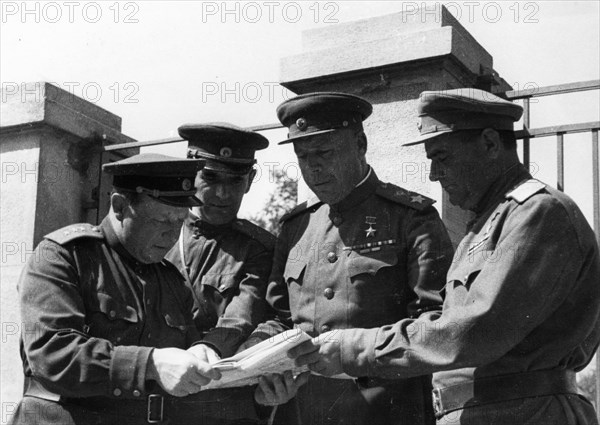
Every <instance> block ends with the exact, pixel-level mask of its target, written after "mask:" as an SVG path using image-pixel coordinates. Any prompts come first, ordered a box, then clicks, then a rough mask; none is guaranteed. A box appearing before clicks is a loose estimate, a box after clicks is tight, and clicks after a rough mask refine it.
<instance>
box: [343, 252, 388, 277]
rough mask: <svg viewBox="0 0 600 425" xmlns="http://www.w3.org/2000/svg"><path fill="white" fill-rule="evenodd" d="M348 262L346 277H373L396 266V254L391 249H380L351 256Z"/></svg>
mask: <svg viewBox="0 0 600 425" xmlns="http://www.w3.org/2000/svg"><path fill="white" fill-rule="evenodd" d="M352 255H353V256H351V257H350V259H349V260H348V276H349V277H350V278H355V277H358V276H360V275H370V276H375V275H376V274H377V272H379V271H380V270H382V269H384V268H386V267H392V266H395V265H396V264H398V254H397V252H396V251H395V250H393V249H382V250H380V251H372V252H367V253H364V254H358V253H357V254H356V255H354V253H353V254H352Z"/></svg>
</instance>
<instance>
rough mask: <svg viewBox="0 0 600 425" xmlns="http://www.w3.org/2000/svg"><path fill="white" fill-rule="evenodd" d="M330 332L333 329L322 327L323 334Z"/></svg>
mask: <svg viewBox="0 0 600 425" xmlns="http://www.w3.org/2000/svg"><path fill="white" fill-rule="evenodd" d="M330 330H331V328H330V327H329V326H327V325H323V326H321V332H329V331H330Z"/></svg>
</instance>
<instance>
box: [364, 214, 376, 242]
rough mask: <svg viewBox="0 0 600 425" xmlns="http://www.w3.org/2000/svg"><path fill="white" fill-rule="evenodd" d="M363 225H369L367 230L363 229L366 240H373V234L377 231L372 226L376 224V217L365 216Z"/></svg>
mask: <svg viewBox="0 0 600 425" xmlns="http://www.w3.org/2000/svg"><path fill="white" fill-rule="evenodd" d="M365 223H366V224H368V225H369V228H368V229H365V233H366V234H367V238H374V237H375V233H377V229H375V228H374V227H373V226H374V225H375V224H377V217H373V216H369V215H368V216H366V218H365Z"/></svg>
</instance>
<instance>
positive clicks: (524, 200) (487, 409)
mask: <svg viewBox="0 0 600 425" xmlns="http://www.w3.org/2000/svg"><path fill="white" fill-rule="evenodd" d="M530 179H531V176H530V175H529V174H528V173H527V172H526V171H525V170H524V169H523V168H521V167H519V169H518V170H513V171H512V172H511V173H509V174H508V175H507V176H506V177H505V178H503V179H500V180H499V181H498V182H496V183H495V184H494V185H493V187H492V188H491V189H490V191H489V192H488V194H487V195H486V197H485V199H484V200H483V202H482V203H480V208H479V210H478V211H477V217H476V218H475V220H474V221H473V222H472V223H471V225H470V230H469V232H468V234H467V235H466V236H465V238H464V239H463V240H462V242H461V243H460V245H459V247H458V248H457V251H456V254H455V257H454V261H453V264H452V267H451V269H450V271H449V272H448V277H447V283H446V286H445V301H444V306H443V314H442V315H441V316H439V317H437V320H435V321H430V320H428V319H425V320H424V319H418V320H412V319H408V320H403V321H400V322H398V323H397V324H395V325H393V326H389V327H381V328H378V329H355V330H349V331H347V332H345V333H343V334H342V335H340V339H341V346H342V363H343V369H344V371H345V372H346V373H348V374H351V375H353V376H361V375H364V374H373V375H376V376H380V377H390V376H399V377H409V376H414V375H418V374H424V373H434V379H433V381H434V386H435V387H437V388H440V389H445V388H450V387H452V386H454V385H457V384H461V383H469V382H473V381H474V382H475V386H474V388H475V394H474V396H475V399H477V395H478V389H477V388H478V386H477V382H481V384H480V385H481V388H483V385H484V382H485V381H482V378H488V379H489V377H494V376H499V375H510V374H519V373H523V372H531V371H544V370H570V371H578V370H581V369H582V368H583V367H584V366H585V365H586V364H588V363H589V361H590V360H591V358H592V356H593V355H594V352H595V349H596V348H597V346H598V342H599V340H600V285H599V284H598V277H599V276H600V260H599V256H598V246H597V244H596V241H595V238H594V234H593V232H592V230H591V229H590V227H589V225H588V224H587V222H586V220H585V218H584V216H583V214H582V213H581V211H580V210H579V208H578V207H577V206H576V205H575V204H574V203H573V201H572V200H571V199H570V198H569V197H568V196H566V195H565V194H563V193H561V192H559V191H557V190H554V189H552V188H550V187H548V186H546V185H544V184H542V183H540V182H537V181H535V180H530ZM434 318H435V317H434ZM451 369H453V370H451ZM517 389H518V388H513V390H517ZM507 397H508V398H509V399H510V391H507ZM475 399H474V400H475ZM439 423H440V424H450V423H451V424H483V423H485V424H493V425H508V424H517V423H518V424H542V423H543V424H556V425H558V424H560V425H570V424H592V423H597V422H596V420H595V415H594V412H593V408H592V406H591V405H590V404H589V402H587V401H586V400H585V399H584V398H582V397H579V396H577V395H572V394H571V395H570V394H560V395H553V396H546V397H534V398H525V399H523V398H521V399H518V400H512V401H506V402H500V403H495V404H486V405H475V406H474V407H468V408H464V409H462V410H457V411H454V412H450V413H448V414H447V415H445V416H443V417H441V419H439Z"/></svg>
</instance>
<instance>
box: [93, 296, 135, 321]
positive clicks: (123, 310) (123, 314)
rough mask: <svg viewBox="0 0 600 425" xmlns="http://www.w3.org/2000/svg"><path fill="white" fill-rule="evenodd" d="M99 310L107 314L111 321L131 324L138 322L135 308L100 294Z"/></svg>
mask: <svg viewBox="0 0 600 425" xmlns="http://www.w3.org/2000/svg"><path fill="white" fill-rule="evenodd" d="M96 295H97V297H98V310H99V311H101V312H102V313H104V314H106V316H107V317H108V318H109V319H110V320H126V321H128V322H131V323H137V322H138V314H137V311H136V310H135V308H133V307H131V306H129V305H127V304H125V303H123V302H121V301H118V300H116V299H115V298H113V297H112V296H110V295H108V294H106V293H104V292H98V293H97V294H96Z"/></svg>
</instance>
